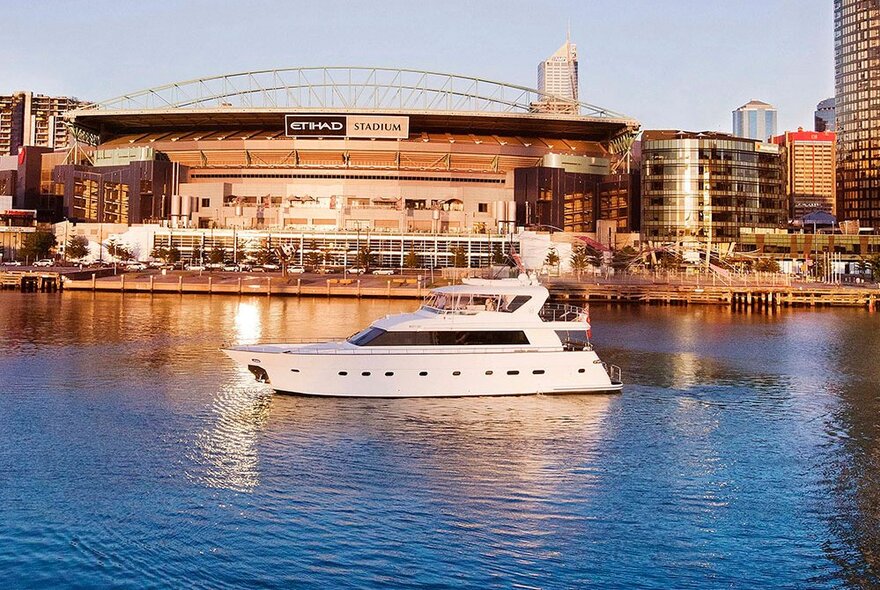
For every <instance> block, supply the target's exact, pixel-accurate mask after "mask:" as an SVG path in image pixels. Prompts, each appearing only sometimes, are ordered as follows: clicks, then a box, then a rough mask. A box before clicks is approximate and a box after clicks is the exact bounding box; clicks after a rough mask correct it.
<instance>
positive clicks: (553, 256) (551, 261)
mask: <svg viewBox="0 0 880 590" xmlns="http://www.w3.org/2000/svg"><path fill="white" fill-rule="evenodd" d="M544 266H549V267H550V268H554V267H555V268H556V274H557V275H558V274H559V253H558V252H557V251H556V248H552V247H551V248H550V250H549V251H548V252H547V258H545V259H544Z"/></svg>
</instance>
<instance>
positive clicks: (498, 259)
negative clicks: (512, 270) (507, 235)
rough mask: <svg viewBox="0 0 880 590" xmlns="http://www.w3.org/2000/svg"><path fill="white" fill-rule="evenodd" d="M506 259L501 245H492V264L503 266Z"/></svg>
mask: <svg viewBox="0 0 880 590" xmlns="http://www.w3.org/2000/svg"><path fill="white" fill-rule="evenodd" d="M506 258H507V257H506V256H504V251H503V250H502V249H501V244H498V243H496V244H492V264H504V263H505V261H506Z"/></svg>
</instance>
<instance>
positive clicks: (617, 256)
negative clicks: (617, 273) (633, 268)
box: [611, 246, 639, 270]
mask: <svg viewBox="0 0 880 590" xmlns="http://www.w3.org/2000/svg"><path fill="white" fill-rule="evenodd" d="M638 257H639V253H638V252H636V249H635V248H633V247H632V246H626V247H625V248H622V249H620V250H617V251H615V252H614V255H613V256H612V257H611V268H613V269H614V270H626V269H627V268H629V266H630V265H631V264H632V263H633V262H634V261H635V260H636V259H637V258H638Z"/></svg>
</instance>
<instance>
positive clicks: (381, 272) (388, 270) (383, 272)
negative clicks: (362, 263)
mask: <svg viewBox="0 0 880 590" xmlns="http://www.w3.org/2000/svg"><path fill="white" fill-rule="evenodd" d="M373 274H374V275H393V274H394V269H393V268H377V269H376V270H374V271H373Z"/></svg>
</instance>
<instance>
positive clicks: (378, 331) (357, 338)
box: [348, 328, 385, 346]
mask: <svg viewBox="0 0 880 590" xmlns="http://www.w3.org/2000/svg"><path fill="white" fill-rule="evenodd" d="M382 334H385V330H383V329H382V328H367V329H366V330H362V331H360V332H358V333H357V334H355V335H354V336H352V337H350V338H349V339H348V341H349V342H351V343H352V344H354V345H356V346H367V345H368V344H369V343H370V342H372V341H373V340H375V339H376V338H379V337H380V336H382Z"/></svg>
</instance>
